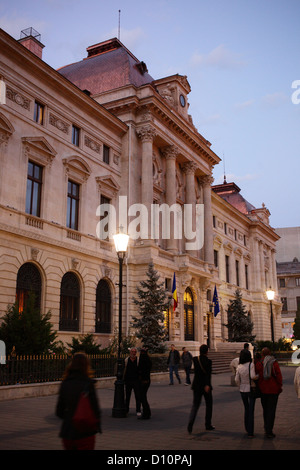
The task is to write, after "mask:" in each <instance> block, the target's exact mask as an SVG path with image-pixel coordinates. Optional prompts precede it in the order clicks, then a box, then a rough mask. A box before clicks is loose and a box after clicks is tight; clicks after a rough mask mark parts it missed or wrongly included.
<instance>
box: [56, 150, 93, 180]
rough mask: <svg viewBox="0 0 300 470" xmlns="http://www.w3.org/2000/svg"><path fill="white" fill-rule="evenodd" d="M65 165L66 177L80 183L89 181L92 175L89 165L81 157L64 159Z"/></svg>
mask: <svg viewBox="0 0 300 470" xmlns="http://www.w3.org/2000/svg"><path fill="white" fill-rule="evenodd" d="M63 164H64V166H65V170H66V176H67V177H68V178H71V179H74V180H75V181H77V182H79V183H84V182H85V181H87V179H88V178H89V176H90V174H91V169H90V167H89V165H88V164H87V163H86V162H85V161H84V160H83V159H82V158H81V157H77V156H76V155H75V156H71V157H68V158H64V159H63Z"/></svg>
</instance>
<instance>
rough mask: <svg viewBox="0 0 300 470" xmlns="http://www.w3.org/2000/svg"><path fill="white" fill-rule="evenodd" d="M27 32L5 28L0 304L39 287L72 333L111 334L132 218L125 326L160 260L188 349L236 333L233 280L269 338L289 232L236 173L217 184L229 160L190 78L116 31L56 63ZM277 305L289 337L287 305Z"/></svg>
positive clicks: (102, 340) (173, 323) (65, 332)
mask: <svg viewBox="0 0 300 470" xmlns="http://www.w3.org/2000/svg"><path fill="white" fill-rule="evenodd" d="M25 39H26V43H24V44H22V42H23V39H22V41H21V40H20V41H16V40H15V39H13V38H12V37H10V36H9V35H7V34H6V33H5V32H4V31H1V32H0V42H1V48H0V50H1V53H0V54H1V62H0V78H1V96H4V98H2V104H1V105H0V137H1V139H0V142H1V144H0V159H1V175H0V263H1V264H0V288H1V292H0V310H1V312H4V311H5V310H6V307H7V305H8V304H11V303H13V302H14V301H15V299H16V298H17V299H18V300H19V304H20V305H21V306H22V302H24V301H26V296H27V295H28V292H29V291H30V290H34V291H35V292H36V297H37V299H38V302H39V305H40V308H41V311H42V312H46V311H48V310H50V311H51V314H52V322H53V325H54V328H55V329H56V330H57V331H58V333H59V338H60V339H61V340H62V341H64V342H69V341H70V339H71V337H72V336H77V335H79V334H87V333H92V334H94V336H95V339H96V341H97V342H98V343H99V344H101V345H102V346H106V345H107V344H108V342H109V340H110V339H111V337H112V336H113V335H114V332H115V329H116V327H117V325H118V320H117V317H118V286H117V283H118V259H117V255H116V252H115V249H114V246H113V241H112V239H111V237H110V236H109V235H110V234H112V233H113V232H114V231H115V230H116V229H117V228H118V226H119V225H123V227H124V226H125V229H126V230H128V232H129V234H131V239H130V243H129V248H128V253H127V257H126V263H125V265H124V271H123V276H124V284H125V286H126V287H124V289H123V312H122V313H123V316H122V319H123V325H122V327H123V332H124V333H126V334H128V333H129V332H130V322H131V317H132V315H133V314H135V313H136V312H135V307H134V304H133V302H132V298H133V297H134V296H135V295H136V286H137V284H138V283H139V281H140V280H141V279H143V278H144V277H145V273H146V271H147V268H148V264H149V262H150V261H153V263H154V266H155V269H156V270H157V271H158V272H159V274H160V277H161V279H162V280H163V281H164V282H165V285H166V290H167V291H168V292H169V295H170V296H171V286H172V279H173V275H174V273H175V275H176V282H177V292H178V299H179V301H178V306H177V309H176V310H175V311H173V309H172V307H170V309H169V311H168V312H166V328H167V329H168V334H169V340H170V341H171V342H174V343H176V344H177V346H178V347H180V346H182V345H183V344H184V345H187V346H188V347H189V349H191V350H194V351H196V350H198V348H199V344H201V343H203V342H206V341H208V340H209V343H210V346H211V348H213V349H216V348H217V347H218V344H220V343H224V342H226V339H227V337H228V332H227V331H226V328H225V327H224V323H226V310H227V305H228V303H229V300H230V299H231V298H233V296H234V292H235V290H236V288H237V287H238V288H240V289H241V290H242V294H243V299H244V301H245V304H246V306H247V309H248V310H249V312H250V315H251V317H252V319H253V321H254V325H255V332H254V334H256V336H257V339H268V338H269V337H270V326H269V325H270V312H269V305H268V302H267V301H266V297H265V290H266V287H269V286H268V285H269V284H271V285H272V286H273V287H274V288H275V286H276V280H275V277H276V274H275V273H276V270H275V268H274V266H275V258H274V254H275V244H276V241H277V240H278V238H279V237H278V236H277V235H276V234H275V232H274V230H273V229H272V228H271V227H270V225H269V220H268V211H267V209H266V208H265V207H262V208H261V209H255V208H253V207H249V205H246V206H245V207H246V208H245V207H242V208H241V207H240V206H239V205H237V204H236V201H235V200H234V198H233V197H232V187H234V186H235V185H234V184H233V183H232V184H231V185H229V186H230V188H228V187H227V186H228V185H227V183H226V184H225V183H224V185H219V186H215V187H212V184H213V178H212V173H213V168H214V166H215V165H217V164H218V163H219V162H220V158H219V157H218V156H217V155H216V154H215V153H214V152H213V150H212V149H211V144H210V143H209V142H208V141H207V140H206V139H205V138H204V137H203V136H202V135H201V134H200V133H199V132H198V131H197V129H196V127H195V126H194V124H193V121H192V117H191V116H190V115H189V114H188V106H189V105H188V95H189V92H190V85H189V83H188V80H187V77H185V76H181V75H172V76H170V77H164V78H161V79H158V80H154V79H153V78H152V77H151V76H150V75H149V73H148V70H147V66H146V64H145V63H144V62H142V61H139V60H138V59H137V58H136V57H135V56H134V55H133V54H132V53H131V52H130V51H128V49H126V47H125V46H124V45H123V44H122V43H121V42H120V41H119V40H118V39H116V38H114V39H112V40H109V41H105V42H103V43H100V44H96V45H94V46H91V47H89V48H88V49H87V52H88V57H87V58H86V59H84V60H82V61H80V62H78V63H76V64H72V65H70V66H66V67H62V68H61V69H60V70H58V71H56V70H54V69H52V68H51V67H49V65H47V64H46V63H44V62H43V60H42V53H41V49H42V47H43V45H42V44H41V43H40V38H38V39H37V37H36V36H34V35H31V34H29V36H26V38H25ZM33 43H34V44H33ZM32 45H34V47H31V46H32ZM3 90H4V91H3ZM228 191H229V193H230V194H231V197H229V193H228ZM237 193H238V195H239V191H237ZM239 196H240V195H239ZM111 208H113V209H111ZM142 213H143V214H142ZM153 214H155V217H154V216H153ZM142 215H143V217H142ZM168 230H170V234H169V232H168ZM150 235H151V236H150ZM215 286H216V287H217V290H218V294H219V302H220V306H221V312H220V314H218V315H217V316H216V317H214V316H213V315H211V313H210V312H211V308H212V307H211V306H212V295H213V291H214V288H215ZM274 305H275V331H276V333H277V335H276V336H278V337H280V334H279V330H280V308H281V304H280V302H275V304H274Z"/></svg>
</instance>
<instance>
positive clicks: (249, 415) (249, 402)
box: [240, 392, 255, 436]
mask: <svg viewBox="0 0 300 470" xmlns="http://www.w3.org/2000/svg"><path fill="white" fill-rule="evenodd" d="M240 393H241V397H242V400H243V404H244V424H245V429H246V431H247V433H248V434H249V435H250V436H252V435H253V433H254V408H255V398H254V397H252V396H251V393H250V392H240Z"/></svg>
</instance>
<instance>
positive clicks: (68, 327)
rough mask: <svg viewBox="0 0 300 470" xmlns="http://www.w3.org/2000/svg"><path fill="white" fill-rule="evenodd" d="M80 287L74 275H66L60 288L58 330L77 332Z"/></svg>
mask: <svg viewBox="0 0 300 470" xmlns="http://www.w3.org/2000/svg"><path fill="white" fill-rule="evenodd" d="M79 303H80V285H79V281H78V278H77V276H76V275H75V274H74V273H71V272H68V273H66V274H65V275H64V276H63V278H62V281H61V287H60V312H59V329H60V330H64V331H79Z"/></svg>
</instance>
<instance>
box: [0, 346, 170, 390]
mask: <svg viewBox="0 0 300 470" xmlns="http://www.w3.org/2000/svg"><path fill="white" fill-rule="evenodd" d="M88 357H89V360H90V364H91V369H92V372H93V376H94V377H95V378H100V377H114V376H115V375H116V366H117V357H116V356H112V355H109V354H107V355H89V356H88ZM124 358H125V356H124ZM151 360H152V372H165V371H167V356H165V355H154V356H151ZM70 361H71V357H70V356H67V355H55V354H51V355H41V356H6V360H5V363H0V386H3V385H17V384H19V385H20V384H29V383H43V382H55V381H60V380H62V378H63V375H64V372H65V370H66V368H67V365H68V364H69V363H70ZM2 362H4V361H2Z"/></svg>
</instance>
